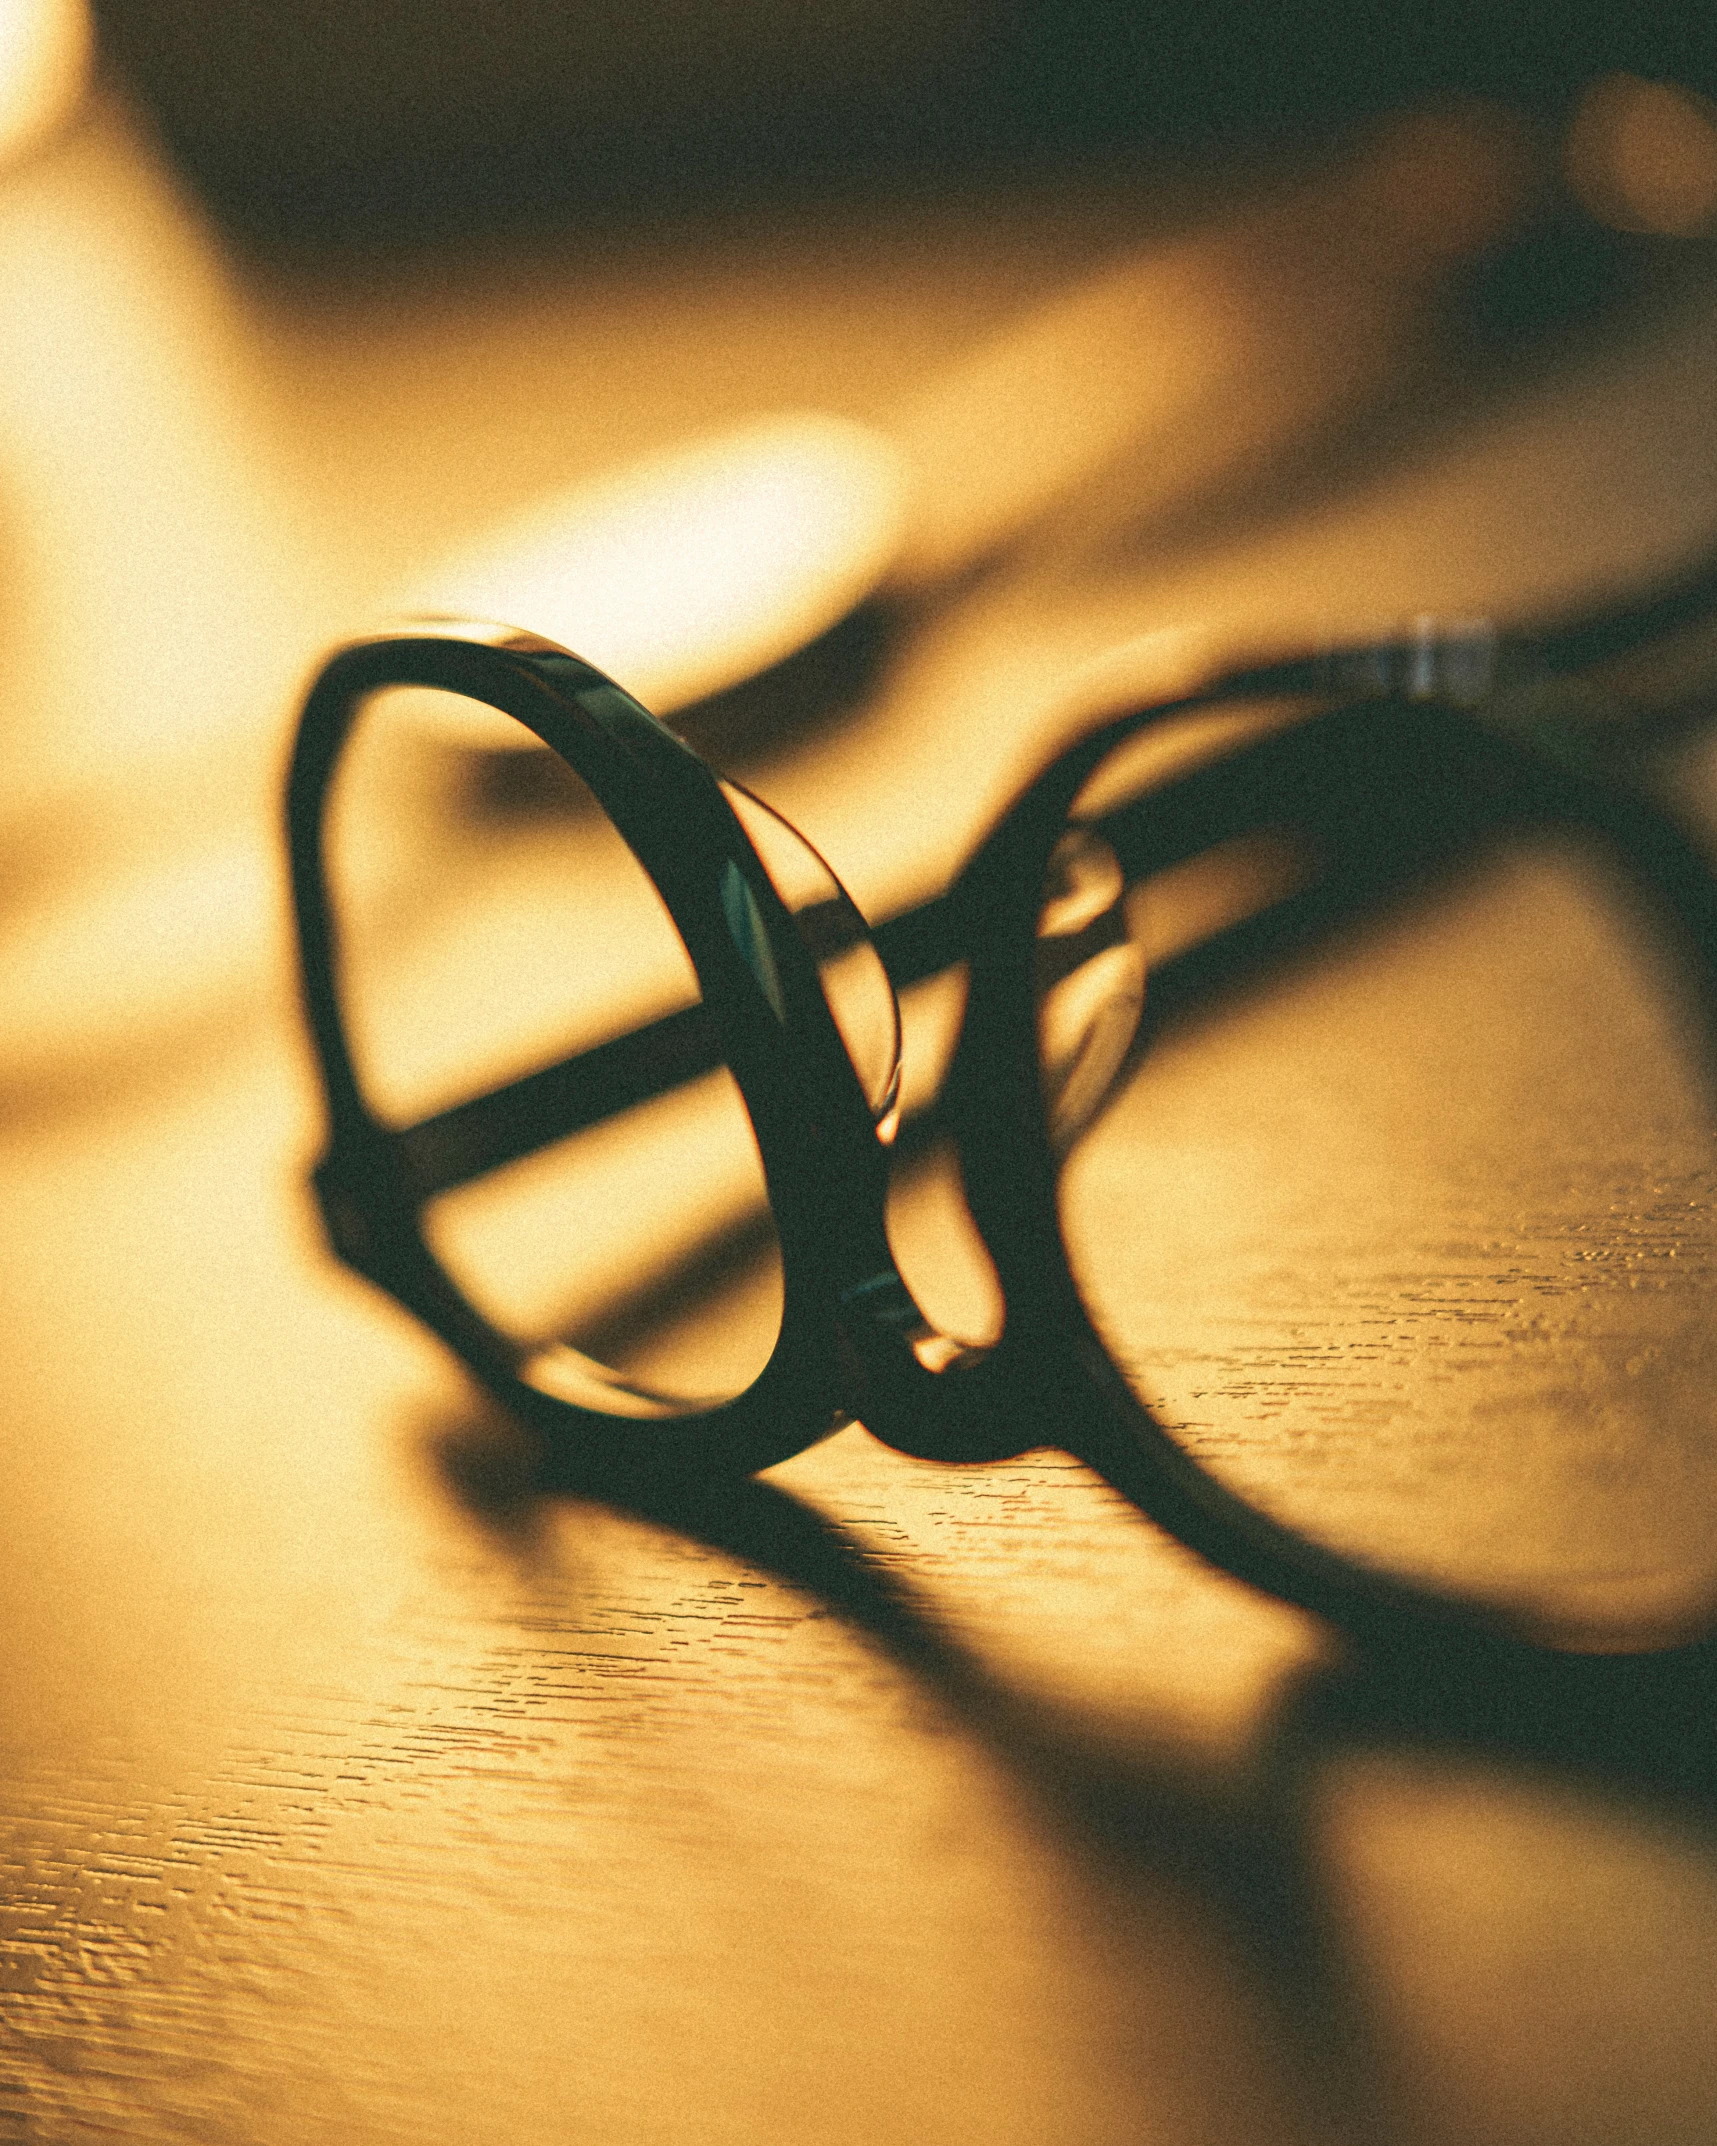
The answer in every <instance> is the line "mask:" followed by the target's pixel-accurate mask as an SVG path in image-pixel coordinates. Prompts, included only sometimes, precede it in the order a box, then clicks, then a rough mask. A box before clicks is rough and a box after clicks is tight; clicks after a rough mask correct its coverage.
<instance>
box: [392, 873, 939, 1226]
mask: <svg viewBox="0 0 1717 2146" xmlns="http://www.w3.org/2000/svg"><path fill="white" fill-rule="evenodd" d="M815 921H816V920H815V919H813V925H814V924H815ZM816 936H817V934H815V932H814V931H813V937H816ZM872 939H873V942H874V944H875V946H876V949H877V952H878V954H879V955H880V956H881V958H882V962H883V966H884V967H885V968H886V969H887V971H888V974H889V977H890V979H891V980H892V981H893V983H894V985H895V987H896V988H897V989H901V988H904V987H905V986H906V985H908V984H914V983H920V982H922V981H923V980H924V979H925V978H926V977H930V976H936V975H939V974H940V973H941V972H942V971H943V970H944V969H948V968H951V967H952V966H953V965H954V963H955V962H957V961H959V960H960V959H961V957H962V955H963V953H964V951H965V942H964V937H963V934H962V933H961V931H960V929H959V925H958V921H957V911H956V905H955V903H954V902H953V900H952V899H951V897H950V896H948V895H946V894H939V895H936V896H934V897H933V898H932V899H931V900H930V901H927V902H923V903H920V904H919V906H918V907H917V908H915V909H907V910H903V911H902V912H901V913H900V914H899V915H898V916H893V917H890V918H888V919H887V920H886V921H885V922H883V923H881V924H879V925H877V927H876V928H875V930H874V932H873V933H872ZM813 951H814V952H823V951H827V952H837V951H839V948H838V947H836V946H834V945H832V944H831V945H829V946H828V947H826V948H823V947H818V946H815V945H814V946H813ZM721 1064H722V1053H721V1047H720V1044H719V1043H718V1042H717V1040H716V1034H715V1027H714V1024H713V1023H712V1022H711V1020H710V1017H709V1014H708V1011H707V1009H706V1008H705V1007H703V1006H701V1005H697V1006H686V1007H682V1008H681V1009H680V1010H679V1011H678V1012H677V1013H670V1014H664V1015H663V1016H662V1018H661V1019H660V1020H657V1021H651V1022H648V1023H647V1024H646V1025H645V1026H644V1027H642V1028H636V1029H633V1030H631V1031H630V1032H629V1033H628V1034H626V1035H623V1036H615V1037H613V1038H611V1039H610V1040H609V1041H608V1042H606V1043H599V1044H597V1045H595V1046H594V1047H593V1048H592V1049H589V1050H584V1051H579V1052H576V1053H575V1054H574V1055H573V1056H572V1057H570V1058H563V1059H560V1060H559V1061H558V1062H557V1063H556V1064H554V1065H550V1066H544V1067H543V1068H542V1069H541V1070H540V1071H538V1072H535V1073H527V1074H525V1075H524V1076H523V1077H522V1078H521V1079H519V1080H515V1081H509V1082H508V1083H507V1084H506V1086H504V1087H501V1088H496V1089H492V1090H491V1091H490V1092H489V1093H488V1094H487V1095H480V1096H476V1097H474V1098H473V1099H472V1100H471V1101H470V1102H468V1103H459V1104H456V1105H455V1106H454V1107H453V1108H452V1109H451V1110H444V1111H441V1112H439V1113H438V1114H437V1115H436V1116H434V1117H432V1118H425V1119H423V1120H421V1121H420V1122H419V1123H418V1124H416V1125H412V1126H408V1127H406V1128H405V1129H404V1130H403V1131H401V1132H398V1133H396V1134H395V1136H394V1140H395V1152H396V1155H397V1157H398V1159H399V1162H400V1166H401V1169H402V1171H403V1173H404V1176H405V1180H406V1184H407V1186H408V1188H409V1190H410V1191H411V1193H412V1194H413V1195H414V1196H415V1197H416V1198H418V1199H429V1198H431V1197H432V1196H433V1195H434V1194H436V1193H438V1192H447V1191H451V1190H452V1188H453V1187H454V1186H455V1185H463V1184H466V1183H468V1182H469V1181H470V1180H471V1179H472V1178H475V1177H481V1176H482V1175H483V1174H484V1173H485V1172H486V1171H489V1170H497V1169H499V1168H501V1166H502V1165H503V1164H505V1163H509V1162H518V1161H521V1160H522V1159H523V1158H524V1157H525V1156H527V1155H534V1154H535V1153H537V1151H538V1150H539V1149H541V1148H545V1147H548V1146H550V1145H551V1144H552V1143H553V1142H555V1141H557V1140H564V1139H567V1138H569V1137H570V1136H571V1135H572V1134H573V1133H580V1132H584V1131H586V1130H587V1129H588V1128H589V1127H591V1126H593V1125H600V1124H602V1123H604V1122H605V1120H607V1119H609V1118H613V1117H618V1116H619V1115H620V1114H621V1113H622V1112H623V1111H627V1110H630V1109H632V1108H634V1107H635V1106H636V1105H637V1104H640V1103H647V1102H649V1101H651V1100H652V1099H653V1098H654V1097H656V1096H659V1095H666V1094H668V1093H669V1092H670V1091H671V1090H673V1089H675V1088H678V1087H681V1086H683V1085H684V1084H685V1083H686V1082H688V1081H693V1080H697V1079H700V1078H701V1077H702V1076H703V1075H705V1074H707V1073H713V1072H715V1071H716V1070H717V1069H718V1068H719V1067H720V1065H721Z"/></svg>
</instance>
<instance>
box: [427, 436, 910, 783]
mask: <svg viewBox="0 0 1717 2146" xmlns="http://www.w3.org/2000/svg"><path fill="white" fill-rule="evenodd" d="M902 493H903V479H902V473H901V468H900V461H899V457H898V455H897V453H896V451H895V450H894V449H893V448H892V447H891V446H890V445H889V443H888V442H887V441H886V440H885V439H883V438H882V437H881V435H880V434H878V433H875V432H873V431H870V430H869V429H868V428H866V427H865V426H862V425H857V424H852V423H850V422H848V421H846V420H844V419H841V418H834V417H824V416H819V415H815V414H794V415H787V416H782V417H770V418H766V419H764V420H762V421H761V422H759V423H756V424H752V425H747V426H744V427H742V428H741V429H739V430H737V431H735V432H732V433H728V434H724V435H722V436H721V437H719V438H716V439H713V440H709V441H705V442H700V443H699V444H698V445H696V446H694V447H689V448H681V449H676V450H674V451H673V452H671V453H668V454H664V455H660V456H656V457H654V458H651V459H649V460H646V461H644V462H642V463H640V464H637V465H635V466H633V467H631V468H629V469H627V470H626V471H625V472H624V473H623V474H622V475H620V476H618V477H615V478H611V479H609V480H607V481H606V482H603V483H600V484H597V485H594V486H590V487H585V488H582V489H580V490H579V491H577V492H574V493H573V494H571V495H570V496H566V495H562V496H560V497H557V498H554V499H551V500H548V501H546V502H544V503H543V504H542V505H540V506H538V507H537V508H535V509H533V510H532V511H531V512H530V513H529V514H528V515H527V516H526V517H524V518H523V519H522V520H521V521H519V522H517V523H515V524H513V525H512V526H511V527H508V528H504V529H501V530H499V531H496V532H494V533H492V534H491V535H490V536H488V537H487V538H485V539H483V540H482V541H480V542H479V543H478V544H477V545H475V546H474V547H473V548H472V549H471V550H470V551H469V552H467V553H465V554H463V555H462V556H460V557H459V558H457V559H454V560H450V561H448V562H446V563H444V564H443V565H442V566H440V567H438V568H436V569H434V570H433V571H432V572H430V573H429V574H427V575H426V576H425V577H424V578H423V580H422V582H421V583H420V584H419V585H418V586H417V587H415V588H414V589H412V590H411V591H410V592H409V596H408V599H407V607H408V608H410V609H414V610H430V611H450V612H454V613H458V614H463V615H464V616H466V617H473V618H492V619H500V620H503V621H505V622H506V623H508V624H518V625H525V626H529V627H530V629H531V630H532V631H533V632H535V633H541V634H545V635H547V636H548V638H549V639H551V640H555V641H560V642H562V643H564V645H565V646H567V647H568V648H571V649H574V650H575V651H576V652H577V653H578V654H579V655H581V656H584V657H586V658H587V659H588V660H589V661H590V662H592V663H594V664H596V665H598V666H599V668H601V669H603V670H605V671H608V672H609V673H611V674H612V675H613V676H614V677H615V678H618V679H619V680H620V681H621V682H622V683H623V684H624V685H625V686H626V687H627V689H628V690H629V691H630V692H633V693H636V694H637V695H638V697H639V698H640V699H641V700H643V701H644V702H646V703H647V704H648V705H649V706H650V707H652V708H655V709H657V710H660V711H666V710H669V709H673V708H677V707H682V706H684V705H685V704H686V703H687V702H688V701H693V700H698V699H701V698H702V697H703V696H704V695H705V694H708V693H715V692H719V691H720V690H721V689H722V688H724V687H726V686H731V685H737V684H738V683H739V681H740V680H741V679H743V678H747V677H749V676H751V674H752V673H753V672H755V671H759V670H762V669H764V668H766V667H767V666H768V665H769V664H771V663H775V662H778V661H779V660H780V659H781V658H782V657H783V656H787V655H790V654H791V653H792V651H793V650H794V649H795V648H798V647H799V646H801V645H802V644H803V643H804V642H806V641H808V640H811V639H812V638H814V636H816V635H817V634H819V633H821V632H823V631H824V630H825V629H826V628H827V627H829V626H832V625H833V624H834V623H835V621H836V620H837V619H839V618H841V617H842V616H843V615H844V614H845V613H846V612H847V611H849V610H850V609H851V608H852V606H853V605H854V604H855V603H857V602H858V601H859V599H860V598H861V597H863V596H864V595H866V594H867V593H868V592H869V590H870V588H871V587H872V586H873V584H874V583H875V581H876V579H877V577H878V575H879V574H880V573H881V571H882V569H883V567H884V566H885V565H886V563H887V562H888V560H889V558H890V557H891V556H892V555H893V552H894V550H895V547H896V544H897V542H898V540H899V530H900V515H901V501H902ZM468 705H469V704H468ZM460 735H462V736H468V737H469V738H470V739H471V741H472V742H474V743H478V744H482V745H485V746H493V747H507V746H529V745H530V744H532V743H533V742H534V741H533V740H532V738H531V736H530V734H529V732H527V731H523V730H521V729H520V728H519V726H518V725H517V724H516V723H508V722H505V721H504V720H500V721H497V722H496V723H495V724H494V725H493V726H491V725H489V724H487V723H485V722H484V721H483V719H482V716H481V714H480V713H479V712H478V711H476V710H475V709H472V710H471V714H470V716H469V718H468V719H467V724H466V728H465V729H464V730H463V731H461V733H460Z"/></svg>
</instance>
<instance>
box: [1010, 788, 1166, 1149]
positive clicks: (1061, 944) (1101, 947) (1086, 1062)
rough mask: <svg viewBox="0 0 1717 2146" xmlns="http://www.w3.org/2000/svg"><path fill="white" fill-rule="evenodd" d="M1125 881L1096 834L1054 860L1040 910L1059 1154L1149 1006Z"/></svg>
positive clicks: (1048, 1067) (1041, 1020)
mask: <svg viewBox="0 0 1717 2146" xmlns="http://www.w3.org/2000/svg"><path fill="white" fill-rule="evenodd" d="M1126 891H1127V884H1126V875H1125V874H1124V872H1123V871H1122V869H1121V864H1120V860H1119V858H1117V856H1116V855H1115V852H1114V850H1113V849H1112V848H1111V847H1110V846H1109V844H1108V843H1107V842H1106V841H1104V839H1103V838H1102V836H1101V835H1098V834H1096V833H1094V832H1093V831H1092V830H1091V829H1090V828H1087V827H1077V828H1070V829H1069V830H1068V832H1067V833H1066V834H1064V835H1063V836H1062V838H1061V840H1060V841H1059V842H1058V843H1057V844H1056V846H1055V848H1054V850H1053V851H1052V852H1051V854H1050V859H1049V866H1048V871H1047V873H1046V875H1045V881H1044V897H1043V903H1042V906H1041V908H1040V909H1039V911H1038V927H1037V928H1038V944H1037V1036H1038V1066H1039V1077H1040V1079H1041V1081H1042V1085H1043V1099H1044V1105H1045V1108H1046V1110H1047V1112H1048V1117H1049V1133H1050V1140H1051V1143H1052V1145H1053V1146H1054V1148H1055V1151H1056V1153H1057V1154H1058V1155H1065V1154H1066V1153H1067V1151H1068V1149H1069V1148H1070V1147H1071V1146H1072V1145H1073V1143H1074V1142H1075V1141H1076V1140H1077V1139H1078V1138H1079V1135H1080V1134H1081V1133H1082V1132H1083V1131H1084V1130H1085V1128H1086V1127H1087V1126H1088V1125H1089V1124H1090V1122H1091V1120H1092V1119H1093V1118H1094V1117H1095V1116H1096V1114H1097V1112H1098V1111H1099V1110H1100V1109H1101V1108H1102V1105H1103V1102H1104V1099H1105V1097H1106V1096H1107V1095H1108V1094H1109V1091H1110V1089H1111V1088H1112V1086H1113V1084H1114V1080H1115V1075H1116V1074H1117V1073H1118V1072H1119V1070H1120V1068H1121V1065H1122V1063H1123V1062H1124V1061H1125V1059H1126V1056H1127V1053H1128V1051H1129V1050H1130V1049H1131V1048H1132V1043H1133V1038H1134V1037H1135V1036H1136V1035H1137V1033H1138V1027H1139V1018H1140V1015H1141V1014H1142V1012H1143V1011H1144V1003H1145V957H1144V954H1143V952H1142V950H1141V949H1140V947H1139V946H1138V945H1137V943H1136V942H1135V941H1134V939H1133V937H1132V935H1131V932H1130V930H1129V928H1128V923H1127V914H1126V908H1125V902H1124V897H1125V895H1126Z"/></svg>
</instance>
